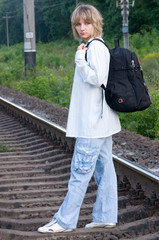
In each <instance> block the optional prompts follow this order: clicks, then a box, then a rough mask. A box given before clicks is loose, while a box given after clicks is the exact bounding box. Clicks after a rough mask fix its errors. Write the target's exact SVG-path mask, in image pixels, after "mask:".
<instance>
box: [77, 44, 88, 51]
mask: <svg viewBox="0 0 159 240" xmlns="http://www.w3.org/2000/svg"><path fill="white" fill-rule="evenodd" d="M77 50H85V51H86V50H87V47H86V45H85V44H84V43H82V44H81V45H79V46H78V48H77Z"/></svg>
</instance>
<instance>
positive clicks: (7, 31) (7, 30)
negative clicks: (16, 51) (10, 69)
mask: <svg viewBox="0 0 159 240" xmlns="http://www.w3.org/2000/svg"><path fill="white" fill-rule="evenodd" d="M3 18H5V19H6V34H7V47H9V27H8V20H9V19H10V18H12V17H10V16H8V12H6V16H5V17H3Z"/></svg>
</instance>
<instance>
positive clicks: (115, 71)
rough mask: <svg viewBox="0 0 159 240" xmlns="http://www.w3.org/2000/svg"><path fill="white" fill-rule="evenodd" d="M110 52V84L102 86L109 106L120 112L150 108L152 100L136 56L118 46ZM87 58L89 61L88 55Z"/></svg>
mask: <svg viewBox="0 0 159 240" xmlns="http://www.w3.org/2000/svg"><path fill="white" fill-rule="evenodd" d="M94 40H98V41H100V42H102V43H103V44H104V45H105V46H106V47H107V48H108V46H107V45H106V44H105V43H104V42H103V41H102V40H100V39H98V38H95V39H93V40H92V41H94ZM92 41H90V42H89V43H88V44H87V45H86V46H87V47H88V45H89V44H90V43H91V42H92ZM108 49H109V48H108ZM109 52H110V66H109V75H108V82H107V86H106V88H105V86H104V85H103V84H102V86H101V87H102V88H103V89H104V91H105V99H106V102H107V104H108V105H109V106H110V107H111V108H112V109H113V110H115V111H118V112H136V111H142V110H144V109H146V108H148V107H149V106H150V105H151V99H150V96H149V93H148V89H147V87H146V84H145V81H144V78H143V71H142V68H141V65H140V62H139V59H138V58H137V56H136V54H135V53H134V52H131V51H130V50H128V49H125V48H120V47H119V46H118V45H117V46H116V47H115V48H113V49H111V50H109ZM85 57H86V60H87V53H86V56H85Z"/></svg>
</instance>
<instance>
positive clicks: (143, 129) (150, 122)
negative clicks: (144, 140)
mask: <svg viewBox="0 0 159 240" xmlns="http://www.w3.org/2000/svg"><path fill="white" fill-rule="evenodd" d="M150 95H151V100H152V105H151V106H150V107H149V108H148V109H146V110H144V111H141V112H135V113H120V114H119V115H120V120H121V124H122V126H123V128H126V129H128V130H130V131H133V132H137V133H139V134H141V135H143V136H147V137H150V138H152V139H159V90H157V91H152V92H151V93H150Z"/></svg>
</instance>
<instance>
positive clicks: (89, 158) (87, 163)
mask: <svg viewBox="0 0 159 240" xmlns="http://www.w3.org/2000/svg"><path fill="white" fill-rule="evenodd" d="M96 155H97V150H96V149H92V148H86V147H84V148H83V147H82V146H77V148H76V152H75V155H74V164H73V168H74V170H76V171H77V172H78V173H83V174H85V173H88V172H90V171H91V170H92V168H93V166H94V161H95V158H96Z"/></svg>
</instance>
